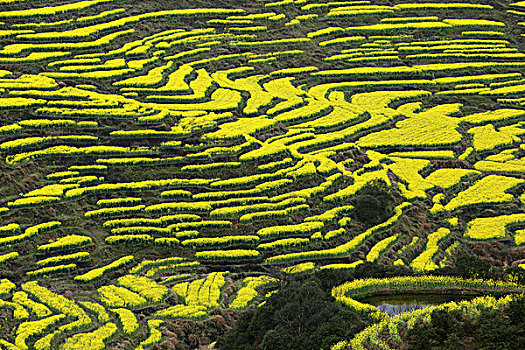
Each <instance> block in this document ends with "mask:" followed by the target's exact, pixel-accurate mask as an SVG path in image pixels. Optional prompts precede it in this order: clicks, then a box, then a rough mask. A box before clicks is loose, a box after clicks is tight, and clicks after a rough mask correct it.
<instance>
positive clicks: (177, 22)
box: [0, 0, 525, 350]
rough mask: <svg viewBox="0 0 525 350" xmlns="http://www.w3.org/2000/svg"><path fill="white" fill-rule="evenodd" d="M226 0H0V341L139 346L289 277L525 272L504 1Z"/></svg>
mask: <svg viewBox="0 0 525 350" xmlns="http://www.w3.org/2000/svg"><path fill="white" fill-rule="evenodd" d="M225 3H226V2H225V1H217V2H214V3H209V2H199V1H151V2H148V1H145V2H137V1H132V0H126V1H124V0H119V1H117V0H85V1H77V2H66V1H58V0H56V1H55V0H52V1H41V0H32V1H29V0H0V41H1V43H0V45H1V46H0V116H1V117H0V118H1V121H0V153H1V156H2V160H1V162H2V164H1V165H0V169H1V170H0V171H1V177H0V194H1V195H2V196H1V199H0V249H1V253H0V264H1V268H2V273H1V277H2V278H3V279H2V280H1V283H0V296H1V297H2V299H1V300H0V305H1V306H2V321H1V322H0V327H1V330H0V334H1V337H0V338H1V339H0V348H2V349H37V350H45V349H55V348H59V349H64V350H66V349H67V350H69V349H105V348H116V349H117V348H118V349H136V350H139V349H145V348H148V347H150V346H153V345H155V344H160V343H161V342H163V341H165V340H166V337H167V334H166V331H165V328H164V325H165V323H167V322H168V323H169V322H172V321H173V320H206V319H208V318H210V317H213V315H216V314H220V313H224V312H227V311H228V310H232V309H245V308H247V307H249V306H250V305H252V304H253V305H256V304H258V303H261V302H263V301H264V300H265V299H266V298H267V297H268V295H269V294H271V292H272V291H273V290H275V289H276V288H277V286H278V282H279V279H281V278H282V277H283V276H285V275H287V274H293V273H307V272H308V271H313V270H341V269H353V268H355V267H356V266H358V265H359V264H363V263H368V262H375V263H380V264H386V265H405V266H408V267H410V268H411V269H413V270H415V271H417V272H421V273H425V272H428V271H432V270H435V269H437V268H438V267H443V266H446V265H447V264H449V263H450V261H453V260H454V257H455V256H456V255H457V254H459V253H469V254H473V255H479V256H482V257H483V258H486V259H489V260H491V261H492V262H493V263H494V264H496V265H500V266H510V265H519V266H520V267H523V268H525V263H524V261H525V260H522V259H524V258H525V255H524V250H523V247H522V246H523V245H524V244H525V229H524V228H525V207H524V204H525V203H524V201H525V192H524V189H525V187H524V184H525V158H524V157H523V156H524V155H525V146H524V144H523V142H522V140H523V137H524V135H525V128H524V126H525V77H524V76H523V73H522V72H523V71H524V67H525V51H524V50H525V46H524V43H525V37H524V36H525V2H518V3H510V2H509V3H507V2H490V1H486V2H484V3H474V2H471V3H469V2H453V3H452V2H451V3H445V2H441V3H424V2H404V1H400V0H399V1H373V0H371V1H342V0H338V1H315V2H314V1H309V0H284V1H281V2H273V3H272V2H268V1H257V2H249V1H236V2H230V3H229V4H228V3H227V4H226V5H225ZM231 3H235V6H234V7H232V6H231ZM211 6H217V7H211ZM377 193H379V195H376V194H377ZM385 194H386V195H385ZM381 196H382V197H381ZM385 196H386V197H385ZM363 210H364V211H365V212H366V210H368V211H370V210H371V211H372V212H374V213H377V215H376V216H377V217H372V218H371V219H370V220H368V219H367V218H363V216H362V215H360V214H359V213H361V212H363ZM460 282H461V281H460ZM460 282H458V281H455V282H450V281H440V282H439V283H441V284H440V285H442V286H443V285H450V283H452V284H453V283H460ZM436 283H438V282H436ZM461 283H467V282H461ZM469 283H474V282H469ZM509 283H510V282H509ZM469 285H470V284H469ZM478 287H479V286H478ZM499 287H501V288H503V289H505V290H510V289H520V288H521V287H518V286H517V285H515V284H512V283H510V284H509V285H504V286H499ZM341 288H343V287H342V286H341ZM479 288H481V287H479ZM487 288H489V289H490V288H492V287H491V286H490V285H487ZM494 288H496V287H494ZM343 289H344V288H343ZM343 289H341V290H335V289H334V297H336V299H337V298H339V299H345V298H347V297H346V296H345V294H344V293H347V291H342V290H343ZM338 293H339V294H338ZM341 293H342V294H341ZM343 302H345V301H344V300H343ZM346 302H347V303H349V304H350V305H354V304H353V303H354V301H348V300H346ZM496 303H500V304H496ZM501 303H503V301H497V302H496V301H486V304H490V305H491V307H492V306H493V307H497V305H501ZM359 304H361V303H359ZM494 305H496V306H494ZM354 307H356V308H357V310H361V309H363V308H364V309H365V310H364V311H363V312H369V311H371V312H376V310H375V309H374V310H366V308H367V307H361V306H355V305H354ZM360 307H361V309H360ZM475 307H476V305H474V306H470V308H471V309H475ZM469 310H470V309H469ZM361 311H362V310H361ZM388 322H391V323H390V324H388ZM392 322H394V321H392V320H390V321H389V320H387V321H383V323H380V326H378V327H383V328H376V329H375V330H368V331H367V332H368V333H366V334H365V335H363V336H361V338H356V339H354V340H353V341H352V342H353V343H352V346H353V347H354V348H360V347H358V346H361V347H362V348H366V346H367V345H366V344H368V345H369V346H371V347H370V348H372V349H376V348H378V347H379V345H378V344H379V343H378V341H376V343H374V342H373V341H370V339H376V338H377V334H380V333H381V330H382V329H385V328H384V327H390V328H388V329H393V326H392V324H393V323H392ZM396 322H397V321H396ZM378 329H379V330H378ZM373 332H376V333H377V332H379V333H377V334H376V338H374V336H373V335H371V334H373ZM342 340H343V339H342ZM344 341H349V340H348V339H346V340H344ZM359 342H360V343H359ZM367 342H368V343H367ZM358 343H359V344H358ZM349 344H350V343H346V342H342V343H340V344H339V345H337V346H339V348H343V347H345V346H350V345H349ZM370 344H372V345H370ZM334 349H335V347H334Z"/></svg>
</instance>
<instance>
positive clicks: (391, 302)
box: [359, 294, 476, 316]
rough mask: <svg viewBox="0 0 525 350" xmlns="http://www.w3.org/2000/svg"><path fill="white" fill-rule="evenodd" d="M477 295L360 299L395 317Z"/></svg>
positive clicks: (401, 296) (379, 296) (419, 295)
mask: <svg viewBox="0 0 525 350" xmlns="http://www.w3.org/2000/svg"><path fill="white" fill-rule="evenodd" d="M475 297H476V296H475V295H461V294H395V295H376V296H372V297H367V298H363V299H360V300H359V301H360V302H362V303H367V304H372V305H375V306H377V307H378V308H379V310H381V311H382V312H384V313H386V314H388V315H390V316H394V315H398V314H401V313H403V312H407V311H413V310H418V309H424V308H427V307H432V306H437V305H440V304H443V303H448V302H450V301H456V302H457V301H461V300H471V299H474V298H475Z"/></svg>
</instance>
